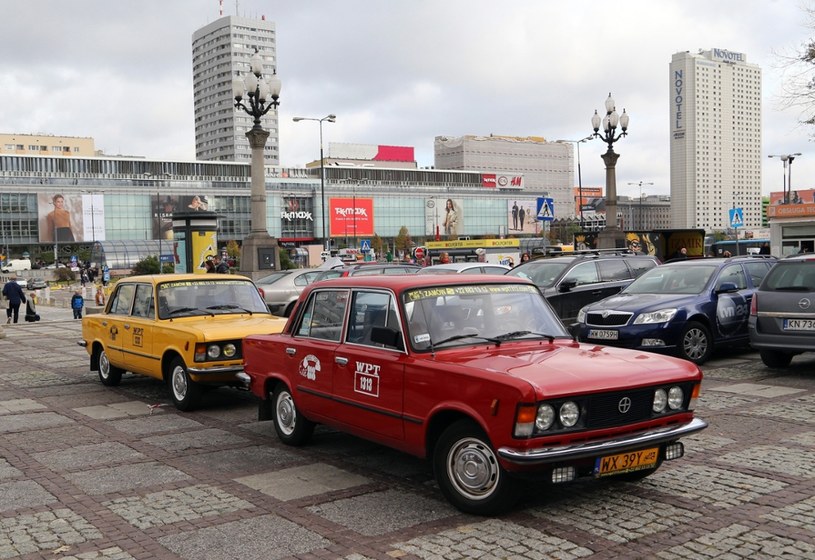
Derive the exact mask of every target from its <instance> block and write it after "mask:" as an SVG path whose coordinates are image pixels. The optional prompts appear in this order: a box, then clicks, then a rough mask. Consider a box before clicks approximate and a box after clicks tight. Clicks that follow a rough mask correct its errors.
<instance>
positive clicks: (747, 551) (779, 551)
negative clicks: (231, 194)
mask: <svg viewBox="0 0 815 560" xmlns="http://www.w3.org/2000/svg"><path fill="white" fill-rule="evenodd" d="M814 555H815V545H811V544H808V543H805V542H802V541H795V540H793V539H789V538H785V537H779V536H777V535H773V534H771V533H767V532H766V531H762V530H756V529H750V528H749V527H746V526H744V525H739V524H733V525H730V526H728V527H724V528H723V529H719V530H718V531H714V532H712V533H707V534H705V535H702V536H701V537H699V538H696V539H693V540H691V541H688V542H687V543H684V544H682V545H678V546H674V547H671V548H668V549H667V550H663V551H659V552H657V553H656V556H658V557H659V558H667V559H671V560H674V559H688V560H700V559H703V558H728V557H729V558H791V559H792V558H795V559H798V558H812V557H813V556H814Z"/></svg>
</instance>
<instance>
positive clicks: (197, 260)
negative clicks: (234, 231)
mask: <svg viewBox="0 0 815 560" xmlns="http://www.w3.org/2000/svg"><path fill="white" fill-rule="evenodd" d="M190 241H191V243H190V251H191V252H192V263H193V266H194V267H195V270H193V272H194V273H195V274H206V272H207V269H206V267H205V265H204V263H206V261H208V260H212V259H213V258H214V257H215V255H217V254H218V237H217V232H215V231H196V232H194V233H193V234H192V236H191V239H190Z"/></svg>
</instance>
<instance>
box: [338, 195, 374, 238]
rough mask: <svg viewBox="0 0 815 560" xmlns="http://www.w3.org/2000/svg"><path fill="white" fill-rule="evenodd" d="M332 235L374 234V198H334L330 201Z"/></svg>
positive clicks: (357, 235)
mask: <svg viewBox="0 0 815 560" xmlns="http://www.w3.org/2000/svg"><path fill="white" fill-rule="evenodd" d="M329 211H330V213H331V221H330V225H329V232H330V234H331V237H359V236H362V235H373V234H374V199H373V198H360V197H356V198H332V199H331V200H330V201H329Z"/></svg>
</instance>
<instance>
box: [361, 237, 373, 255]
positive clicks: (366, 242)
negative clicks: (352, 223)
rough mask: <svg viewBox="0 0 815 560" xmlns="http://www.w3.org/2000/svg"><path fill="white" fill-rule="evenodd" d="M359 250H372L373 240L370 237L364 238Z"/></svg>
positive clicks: (365, 251) (364, 251)
mask: <svg viewBox="0 0 815 560" xmlns="http://www.w3.org/2000/svg"><path fill="white" fill-rule="evenodd" d="M359 250H360V251H362V252H363V253H367V252H368V251H370V250H371V240H370V239H362V240H360V242H359Z"/></svg>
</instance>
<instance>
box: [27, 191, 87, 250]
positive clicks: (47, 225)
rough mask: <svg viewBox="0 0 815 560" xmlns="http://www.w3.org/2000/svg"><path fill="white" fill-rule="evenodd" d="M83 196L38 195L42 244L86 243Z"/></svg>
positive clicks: (38, 219)
mask: <svg viewBox="0 0 815 560" xmlns="http://www.w3.org/2000/svg"><path fill="white" fill-rule="evenodd" d="M82 196H83V195H80V194H72V195H63V194H62V193H39V194H37V221H38V223H39V230H40V231H39V233H40V235H39V241H40V243H54V242H55V241H56V242H57V243H75V242H78V241H84V233H85V229H84V226H83V221H84V220H83V218H84V216H83V210H82V207H83V204H82Z"/></svg>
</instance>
